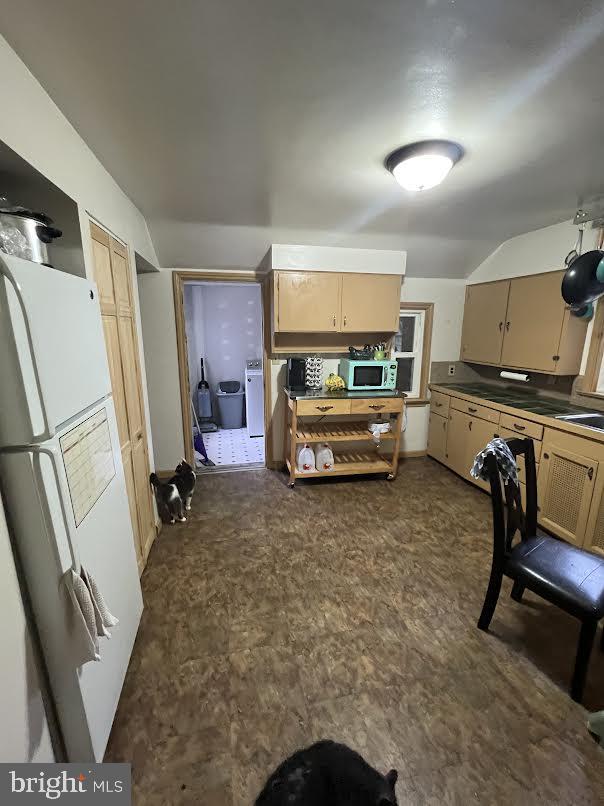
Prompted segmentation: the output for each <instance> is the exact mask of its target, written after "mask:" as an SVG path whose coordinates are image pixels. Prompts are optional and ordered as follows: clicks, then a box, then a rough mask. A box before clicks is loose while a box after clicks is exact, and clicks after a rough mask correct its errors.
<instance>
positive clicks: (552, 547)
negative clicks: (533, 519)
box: [505, 535, 604, 620]
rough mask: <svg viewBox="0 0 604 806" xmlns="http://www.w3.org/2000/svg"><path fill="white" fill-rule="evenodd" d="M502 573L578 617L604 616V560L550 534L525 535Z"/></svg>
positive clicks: (598, 617)
mask: <svg viewBox="0 0 604 806" xmlns="http://www.w3.org/2000/svg"><path fill="white" fill-rule="evenodd" d="M505 573H506V575H507V576H510V577H511V578H512V579H516V580H518V581H520V582H522V584H523V585H524V586H525V587H526V588H528V589H529V590H532V591H534V592H535V593H538V594H539V595H540V596H542V597H543V598H544V599H547V600H548V601H550V602H552V604H555V605H558V606H559V607H561V608H563V609H564V610H566V611H568V612H569V613H572V615H574V616H577V617H578V618H584V617H585V616H589V614H592V615H593V617H594V618H595V619H598V620H599V619H601V618H602V617H603V616H604V560H601V559H600V558H599V557H596V555H595V554H590V553H589V552H587V551H583V550H582V549H578V548H575V547H574V546H571V545H569V544H568V543H563V542H562V541H561V540H554V539H553V538H551V537H549V535H540V536H537V537H528V538H526V539H525V540H522V541H521V542H520V543H518V545H516V546H515V547H514V548H513V549H512V551H511V553H510V556H509V557H508V558H507V559H506V562H505Z"/></svg>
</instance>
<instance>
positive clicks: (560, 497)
mask: <svg viewBox="0 0 604 806" xmlns="http://www.w3.org/2000/svg"><path fill="white" fill-rule="evenodd" d="M550 473H551V477H550V482H549V495H548V496H547V501H546V504H545V513H544V514H545V517H546V518H548V519H549V520H551V521H553V522H554V523H557V524H558V525H559V526H561V527H562V528H563V529H566V531H567V532H570V534H575V533H576V531H577V527H578V525H579V516H580V514H581V505H582V503H583V495H584V492H585V466H584V465H582V464H579V463H577V462H573V461H571V460H570V459H566V458H564V457H562V456H557V455H555V454H554V455H552V458H551V467H550ZM603 525H604V524H603Z"/></svg>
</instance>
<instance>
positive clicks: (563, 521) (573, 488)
mask: <svg viewBox="0 0 604 806" xmlns="http://www.w3.org/2000/svg"><path fill="white" fill-rule="evenodd" d="M601 453H602V446H601V445H600V444H599V443H595V442H591V441H589V440H585V439H581V437H576V436H574V435H573V434H567V433H564V432H557V431H553V430H550V429H546V431H545V434H544V438H543V449H542V451H541V462H540V468H539V478H538V485H537V487H538V491H537V501H538V505H539V523H540V524H541V525H542V526H543V528H544V529H547V530H548V531H550V532H552V533H553V534H555V535H557V536H558V537H561V538H563V539H564V540H567V541H568V542H569V543H574V544H575V545H576V546H585V547H589V543H590V538H589V537H588V523H589V525H590V527H591V530H592V534H593V535H594V536H595V535H596V532H597V529H598V528H600V529H601V530H602V531H603V532H604V523H602V525H601V526H598V520H599V518H598V513H596V514H595V516H594V517H590V509H591V505H592V499H593V497H594V488H595V486H596V484H597V483H598V467H599V461H598V458H599V455H600V454H601ZM600 488H601V483H600V484H598V489H600ZM596 509H599V507H596ZM597 539H600V540H602V539H603V538H601V537H598V538H597ZM591 540H592V541H593V536H592V537H591Z"/></svg>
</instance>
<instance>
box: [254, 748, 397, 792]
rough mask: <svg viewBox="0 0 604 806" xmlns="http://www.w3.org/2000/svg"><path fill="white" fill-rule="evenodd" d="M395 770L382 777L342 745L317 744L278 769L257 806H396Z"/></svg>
mask: <svg viewBox="0 0 604 806" xmlns="http://www.w3.org/2000/svg"><path fill="white" fill-rule="evenodd" d="M397 778H398V773H397V771H396V770H390V772H389V773H388V774H387V775H382V774H381V773H379V772H378V771H377V770H374V768H373V767H370V766H369V764H368V763H367V762H366V761H365V759H364V758H362V756H360V755H359V754H358V753H355V751H354V750H351V749H350V748H349V747H346V745H343V744H337V743H336V742H331V741H322V742H317V743H316V744H313V745H311V746H310V747H307V748H305V749H304V750H298V751H297V752H296V753H294V754H293V756H290V757H289V758H288V759H286V760H285V761H284V762H283V763H282V764H280V765H279V767H277V769H276V770H275V772H274V773H273V774H272V775H271V777H270V778H269V779H268V781H267V782H266V784H265V787H264V789H263V790H262V792H261V793H260V794H259V795H258V798H257V799H256V803H255V806H397V804H398V801H397V799H396V793H395V791H394V787H395V784H396V781H397Z"/></svg>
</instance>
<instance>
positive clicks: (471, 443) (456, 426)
mask: <svg viewBox="0 0 604 806" xmlns="http://www.w3.org/2000/svg"><path fill="white" fill-rule="evenodd" d="M496 431H497V425H496V424H495V423H492V422H489V421H487V420H481V419H480V418H478V417H471V416H470V415H469V414H465V413H464V412H462V411H457V410H456V409H451V410H450V411H449V423H448V428H447V449H446V453H445V464H447V465H448V466H449V467H450V468H451V470H454V471H455V472H456V473H458V474H459V475H460V476H463V478H465V479H468V480H470V481H472V482H473V483H474V484H476V485H477V486H478V487H481V488H482V489H483V490H488V489H489V484H488V483H487V482H486V481H482V479H475V478H473V477H472V476H471V475H470V469H471V467H472V465H473V463H474V457H475V456H476V454H477V453H480V451H481V450H482V449H483V448H484V447H485V445H486V444H487V442H490V441H491V440H492V439H493V437H494V436H495V433H496Z"/></svg>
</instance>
